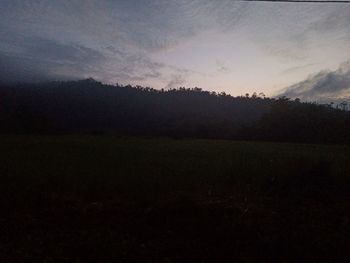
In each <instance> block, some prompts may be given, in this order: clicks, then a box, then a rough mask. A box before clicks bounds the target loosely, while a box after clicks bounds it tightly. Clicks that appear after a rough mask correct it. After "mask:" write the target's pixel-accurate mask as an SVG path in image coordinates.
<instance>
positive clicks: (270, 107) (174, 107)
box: [0, 79, 350, 143]
mask: <svg viewBox="0 0 350 263" xmlns="http://www.w3.org/2000/svg"><path fill="white" fill-rule="evenodd" d="M0 102H1V104H0V123H1V126H0V132H2V133H5V134H6V133H7V134H11V133H46V134H47V133H56V134H57V133H59V134H62V133H63V134H67V133H90V134H91V133H93V134H117V135H148V136H163V137H164V136H166V137H173V138H186V137H187V138H214V139H235V140H265V141H290V142H307V143H349V142H350V133H349V130H350V112H348V111H345V110H340V109H336V108H335V107H333V106H331V105H317V104H312V103H301V102H300V100H298V99H297V100H293V101H292V100H289V99H288V98H285V97H283V98H279V99H273V98H266V97H265V96H264V94H259V95H257V94H256V93H254V94H253V95H252V96H249V94H246V95H245V96H240V97H232V96H230V95H227V94H225V93H219V94H217V93H215V92H208V91H203V90H201V89H199V88H194V89H185V88H179V89H171V90H168V91H164V90H154V89H150V88H142V87H139V86H137V87H132V86H121V85H115V86H111V85H103V84H101V83H99V82H96V81H94V80H92V79H87V80H82V81H72V82H50V83H42V84H23V85H16V86H11V87H6V86H3V87H1V88H0Z"/></svg>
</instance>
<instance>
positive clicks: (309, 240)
mask: <svg viewBox="0 0 350 263" xmlns="http://www.w3.org/2000/svg"><path fill="white" fill-rule="evenodd" d="M0 205H1V207H2V209H1V217H0V220H1V221H0V261H1V262H33V261H35V262H110V261H113V262H225V261H226V262H232V261H239V262H254V261H260V262H261V261H263V262H271V261H277V262H301V261H309V262H310V261H311V262H320V261H327V262H334V261H335V260H339V259H341V260H342V261H348V260H350V147H349V146H341V145H312V144H290V143H267V142H235V141H225V140H190V139H186V140H185V139H184V140H176V139H166V138H164V139H155V138H136V137H117V136H74V135H72V136H24V135H23V136H22V135H18V136H1V137H0Z"/></svg>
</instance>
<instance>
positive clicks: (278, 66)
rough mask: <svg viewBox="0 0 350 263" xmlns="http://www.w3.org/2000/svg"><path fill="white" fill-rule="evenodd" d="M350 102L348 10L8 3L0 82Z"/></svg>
mask: <svg viewBox="0 0 350 263" xmlns="http://www.w3.org/2000/svg"><path fill="white" fill-rule="evenodd" d="M89 77H92V78H95V79H96V80H99V81H102V82H104V83H112V84H114V83H120V84H132V85H142V86H150V87H153V88H157V89H161V88H165V89H169V88H176V87H180V86H186V87H200V88H202V89H205V90H213V91H218V92H221V91H225V92H226V93H230V94H232V95H242V94H245V93H250V94H251V93H253V92H257V93H260V92H264V93H265V94H266V95H268V96H277V95H286V96H290V97H299V98H302V99H305V100H317V101H329V100H343V99H348V98H350V4H331V3H330V4H328V3H327V4H326V3H321V4H315V3H267V2H242V1H234V0H215V1H210V0H192V1H190V0H176V1H175V0H173V1H164V0H148V1H146V0H144V1H142V0H114V1H112V0H60V1H55V0H0V81H1V82H32V81H33V82H37V81H46V80H70V79H83V78H89Z"/></svg>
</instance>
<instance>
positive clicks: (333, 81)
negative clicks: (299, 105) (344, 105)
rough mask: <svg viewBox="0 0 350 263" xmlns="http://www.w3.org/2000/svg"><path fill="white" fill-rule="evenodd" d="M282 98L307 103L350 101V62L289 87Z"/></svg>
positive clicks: (282, 94)
mask: <svg viewBox="0 0 350 263" xmlns="http://www.w3.org/2000/svg"><path fill="white" fill-rule="evenodd" d="M280 96H287V97H290V98H300V99H303V100H306V101H316V102H321V103H322V102H331V101H334V102H336V101H343V100H346V101H350V60H349V61H347V62H344V63H342V64H341V65H340V66H339V68H338V69H337V70H335V71H329V70H324V71H321V72H319V73H317V74H314V75H311V76H309V77H308V78H307V79H306V80H304V81H301V82H299V83H296V84H294V85H292V86H290V87H288V88H287V89H286V90H285V91H284V92H283V93H281V94H280Z"/></svg>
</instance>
